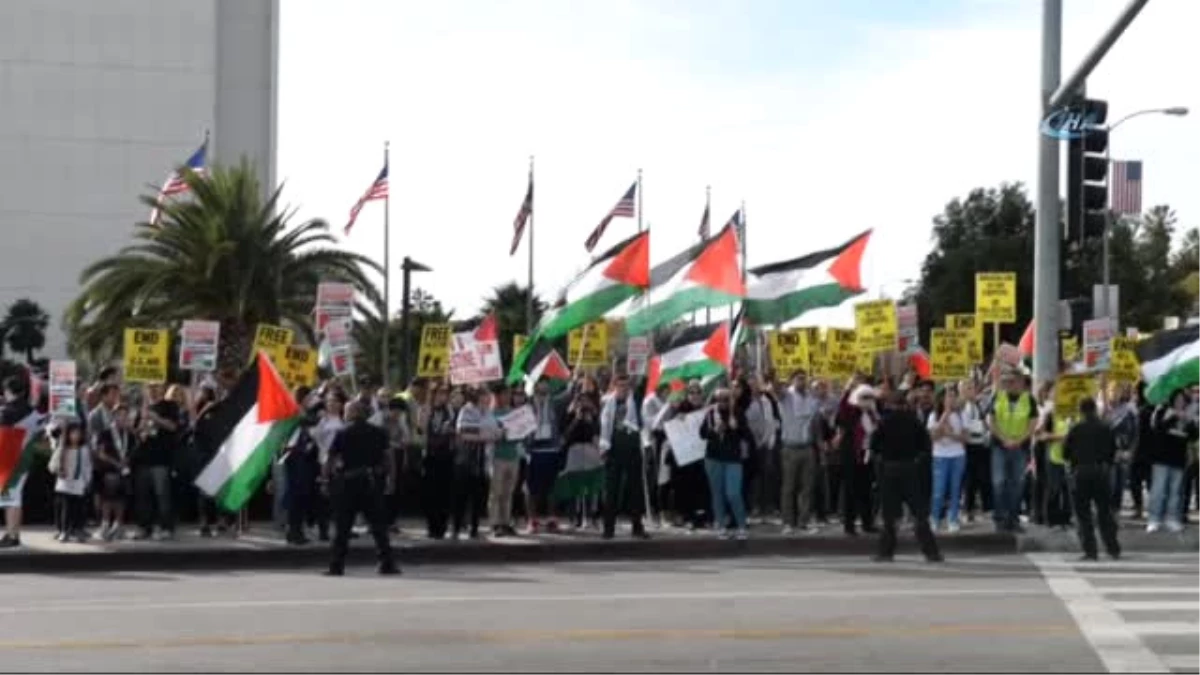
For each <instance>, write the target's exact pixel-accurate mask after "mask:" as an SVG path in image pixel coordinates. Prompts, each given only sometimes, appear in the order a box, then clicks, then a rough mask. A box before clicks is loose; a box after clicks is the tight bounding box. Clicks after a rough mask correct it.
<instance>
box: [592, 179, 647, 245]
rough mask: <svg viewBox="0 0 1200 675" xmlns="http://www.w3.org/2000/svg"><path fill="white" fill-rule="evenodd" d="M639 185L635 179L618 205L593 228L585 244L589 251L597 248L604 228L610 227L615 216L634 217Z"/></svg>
mask: <svg viewBox="0 0 1200 675" xmlns="http://www.w3.org/2000/svg"><path fill="white" fill-rule="evenodd" d="M637 186H638V184H637V181H634V182H633V185H630V186H629V189H628V190H626V191H625V195H624V196H623V197H621V200H620V201H618V202H617V205H616V206H614V207H612V210H611V211H609V212H608V215H607V216H604V220H601V221H600V224H599V225H597V226H596V229H594V230H592V233H591V234H590V235H588V238H587V241H586V242H584V244H583V245H584V247H585V248H587V250H588V253H591V252H592V249H594V248H596V245H597V244H599V243H600V237H602V236H604V230H606V229H608V224H609V223H611V222H612V219H613V218H632V217H634V216H635V215H637Z"/></svg>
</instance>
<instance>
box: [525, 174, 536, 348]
mask: <svg viewBox="0 0 1200 675" xmlns="http://www.w3.org/2000/svg"><path fill="white" fill-rule="evenodd" d="M528 190H529V288H528V292H529V295H528V297H527V301H528V304H527V305H526V307H525V334H526V335H528V336H530V338H532V337H533V323H534V322H533V213H534V210H535V209H534V208H533V200H534V197H533V155H530V156H529V187H528Z"/></svg>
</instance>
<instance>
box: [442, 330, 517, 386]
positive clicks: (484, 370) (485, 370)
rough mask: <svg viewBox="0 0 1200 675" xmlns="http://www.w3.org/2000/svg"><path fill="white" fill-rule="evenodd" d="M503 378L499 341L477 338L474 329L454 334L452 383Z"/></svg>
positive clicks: (451, 359) (489, 380) (458, 383)
mask: <svg viewBox="0 0 1200 675" xmlns="http://www.w3.org/2000/svg"><path fill="white" fill-rule="evenodd" d="M503 378H504V367H503V366H502V365H501V363H500V343H499V342H498V341H496V340H476V339H475V333H474V331H465V332H462V333H455V334H454V337H453V339H452V340H451V343H450V384H453V385H460V384H483V383H485V382H493V381H495V380H500V379H503Z"/></svg>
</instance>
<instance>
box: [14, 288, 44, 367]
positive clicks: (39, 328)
mask: <svg viewBox="0 0 1200 675" xmlns="http://www.w3.org/2000/svg"><path fill="white" fill-rule="evenodd" d="M49 325H50V315H49V314H46V311H45V310H44V309H42V307H41V305H39V304H37V303H36V302H34V301H32V300H30V299H28V298H21V299H20V300H17V301H16V302H14V303H13V304H12V306H11V307H9V308H8V314H7V315H6V316H5V317H4V329H3V334H4V341H5V342H7V343H8V346H9V347H10V348H11V349H12V350H13V351H14V352H20V353H22V354H24V355H25V362H26V363H33V353H34V352H36V351H39V350H40V349H41V348H42V347H45V346H46V328H47V327H48V326H49Z"/></svg>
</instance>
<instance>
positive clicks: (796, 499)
mask: <svg viewBox="0 0 1200 675" xmlns="http://www.w3.org/2000/svg"><path fill="white" fill-rule="evenodd" d="M776 398H777V400H778V401H779V415H780V441H781V448H780V466H781V469H782V476H781V484H782V487H781V494H780V498H779V501H780V505H781V507H782V510H783V532H784V534H791V533H792V532H794V531H795V530H796V528H800V529H802V530H804V531H806V532H808V533H810V534H811V533H815V532H817V530H818V528H817V527H816V526H815V525H813V524H812V523H811V521H810V520H809V517H810V513H811V506H812V491H813V486H814V485H815V482H816V476H817V455H816V434H815V432H814V426H815V422H816V418H817V415H818V412H819V411H818V405H817V400H816V398H815V397H813V395H812V394H811V393H809V391H808V376H807V375H806V374H805V373H804V372H803V371H799V372H797V373H796V374H795V375H793V376H792V385H791V387H785V386H783V385H782V383H780V384H779V385H778V386H777V388H776Z"/></svg>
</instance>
